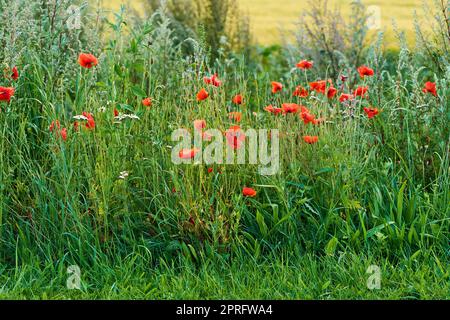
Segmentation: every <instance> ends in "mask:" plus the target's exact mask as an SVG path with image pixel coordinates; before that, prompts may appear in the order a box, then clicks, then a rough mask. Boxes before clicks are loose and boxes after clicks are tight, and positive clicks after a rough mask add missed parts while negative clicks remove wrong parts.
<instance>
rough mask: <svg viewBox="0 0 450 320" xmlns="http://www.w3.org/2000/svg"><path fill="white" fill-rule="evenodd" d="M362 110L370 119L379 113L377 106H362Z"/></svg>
mask: <svg viewBox="0 0 450 320" xmlns="http://www.w3.org/2000/svg"><path fill="white" fill-rule="evenodd" d="M364 112H365V113H366V114H367V116H368V117H369V119H372V118H373V117H375V116H376V115H378V114H379V113H380V112H379V111H378V109H377V108H364Z"/></svg>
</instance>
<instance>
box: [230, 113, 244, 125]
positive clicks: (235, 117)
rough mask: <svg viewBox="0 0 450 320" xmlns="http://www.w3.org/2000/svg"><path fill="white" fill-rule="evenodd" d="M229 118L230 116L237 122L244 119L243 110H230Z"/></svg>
mask: <svg viewBox="0 0 450 320" xmlns="http://www.w3.org/2000/svg"><path fill="white" fill-rule="evenodd" d="M228 118H229V119H230V120H234V121H236V122H241V119H242V113H241V112H237V111H235V112H230V113H229V114H228Z"/></svg>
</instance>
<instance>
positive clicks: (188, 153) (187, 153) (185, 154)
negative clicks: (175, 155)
mask: <svg viewBox="0 0 450 320" xmlns="http://www.w3.org/2000/svg"><path fill="white" fill-rule="evenodd" d="M199 151H200V149H198V148H193V149H182V150H180V153H179V157H180V158H181V159H194V158H195V155H196V154H197V153H198V152H199Z"/></svg>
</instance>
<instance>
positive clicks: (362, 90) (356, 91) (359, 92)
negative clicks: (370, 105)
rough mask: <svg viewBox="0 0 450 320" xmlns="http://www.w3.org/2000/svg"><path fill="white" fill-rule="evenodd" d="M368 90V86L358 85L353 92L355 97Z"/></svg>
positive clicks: (361, 95)
mask: <svg viewBox="0 0 450 320" xmlns="http://www.w3.org/2000/svg"><path fill="white" fill-rule="evenodd" d="M367 91H369V87H367V86H366V87H358V88H356V90H355V92H354V93H353V94H354V96H355V97H363V98H364V95H365V94H366V93H367Z"/></svg>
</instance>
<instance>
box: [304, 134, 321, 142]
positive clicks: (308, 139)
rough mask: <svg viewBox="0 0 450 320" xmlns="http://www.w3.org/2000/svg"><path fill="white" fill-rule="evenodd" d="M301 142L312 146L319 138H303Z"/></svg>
mask: <svg viewBox="0 0 450 320" xmlns="http://www.w3.org/2000/svg"><path fill="white" fill-rule="evenodd" d="M303 141H305V142H306V143H308V144H314V143H317V141H319V137H318V136H303Z"/></svg>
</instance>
